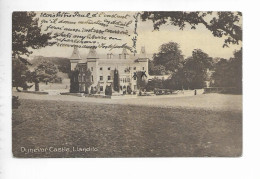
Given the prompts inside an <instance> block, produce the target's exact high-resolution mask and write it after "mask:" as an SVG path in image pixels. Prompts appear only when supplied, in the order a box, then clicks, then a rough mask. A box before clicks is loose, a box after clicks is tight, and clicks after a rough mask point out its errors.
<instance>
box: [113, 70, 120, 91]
mask: <svg viewBox="0 0 260 179" xmlns="http://www.w3.org/2000/svg"><path fill="white" fill-rule="evenodd" d="M119 86H120V84H119V73H118V70H117V69H115V70H114V91H117V92H119Z"/></svg>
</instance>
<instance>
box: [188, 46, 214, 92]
mask: <svg viewBox="0 0 260 179" xmlns="http://www.w3.org/2000/svg"><path fill="white" fill-rule="evenodd" d="M211 67H212V58H210V57H209V56H208V54H206V53H205V52H203V51H202V50H200V49H195V50H193V52H192V56H191V57H189V58H187V59H186V60H185V63H184V67H183V73H184V76H185V80H186V82H187V85H188V87H189V88H192V89H195V88H203V87H204V86H205V81H206V77H207V69H209V68H211Z"/></svg>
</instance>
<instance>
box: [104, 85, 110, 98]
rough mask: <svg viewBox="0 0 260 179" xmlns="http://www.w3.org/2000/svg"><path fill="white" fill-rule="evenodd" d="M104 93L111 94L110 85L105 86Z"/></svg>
mask: <svg viewBox="0 0 260 179" xmlns="http://www.w3.org/2000/svg"><path fill="white" fill-rule="evenodd" d="M105 95H108V96H111V95H112V87H111V86H108V85H107V86H106V89H105Z"/></svg>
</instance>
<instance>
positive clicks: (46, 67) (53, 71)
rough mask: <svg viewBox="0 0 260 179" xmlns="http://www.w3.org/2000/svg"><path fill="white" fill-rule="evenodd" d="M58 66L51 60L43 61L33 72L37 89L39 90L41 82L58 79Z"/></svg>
mask: <svg viewBox="0 0 260 179" xmlns="http://www.w3.org/2000/svg"><path fill="white" fill-rule="evenodd" d="M57 73H58V68H57V67H56V66H55V65H54V64H53V63H51V62H49V61H42V62H41V63H40V64H39V65H38V66H37V68H36V69H35V71H34V72H33V81H34V82H35V91H39V82H45V83H46V84H48V83H49V82H55V81H56V80H57V79H58V76H57Z"/></svg>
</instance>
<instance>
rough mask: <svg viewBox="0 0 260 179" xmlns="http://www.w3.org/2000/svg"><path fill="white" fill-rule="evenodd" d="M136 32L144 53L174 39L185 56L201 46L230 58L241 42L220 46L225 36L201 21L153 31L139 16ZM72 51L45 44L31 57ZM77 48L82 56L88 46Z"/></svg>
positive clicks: (138, 44)
mask: <svg viewBox="0 0 260 179" xmlns="http://www.w3.org/2000/svg"><path fill="white" fill-rule="evenodd" d="M122 13H123V12H122ZM128 13H129V12H128ZM132 13H133V12H131V14H132ZM38 15H39V13H38ZM66 19H69V18H66ZM40 20H41V18H40ZM133 25H134V23H133ZM88 27H90V25H88ZM54 32H55V31H54ZM137 33H138V37H137V44H136V46H137V48H136V49H137V52H138V53H139V51H140V49H141V46H145V49H146V53H148V54H153V53H156V52H158V49H159V47H160V45H162V44H164V43H167V42H171V41H172V42H177V43H178V44H179V45H180V49H181V50H182V52H183V54H184V55H185V57H188V56H191V54H192V51H193V50H194V49H197V48H198V49H202V50H203V51H204V52H206V53H207V54H209V56H211V57H221V58H230V57H232V56H233V52H234V50H239V49H240V48H241V46H242V44H239V45H230V47H229V48H223V47H222V46H223V44H224V39H225V37H223V38H218V37H214V36H213V35H212V33H211V32H210V31H209V30H207V29H206V28H205V27H204V26H203V25H199V26H197V29H195V30H191V29H190V28H188V27H187V28H185V29H184V30H179V29H178V28H177V27H174V26H172V25H163V26H161V28H160V30H159V31H153V24H152V22H151V21H146V22H142V21H141V20H139V21H138V26H137ZM125 42H126V43H128V44H132V42H131V39H130V38H129V39H126V40H125ZM72 51H73V47H57V46H52V47H45V48H41V49H38V50H34V52H33V54H32V56H31V57H33V56H38V55H41V56H49V57H66V58H69V57H70V56H71V54H72ZM79 51H80V53H81V54H82V56H86V54H87V53H88V51H89V49H86V48H81V49H79ZM119 51H121V50H119ZM119 51H117V50H114V51H113V53H115V54H116V53H118V52H119ZM97 52H98V53H102V54H106V53H107V52H108V50H104V49H97Z"/></svg>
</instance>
